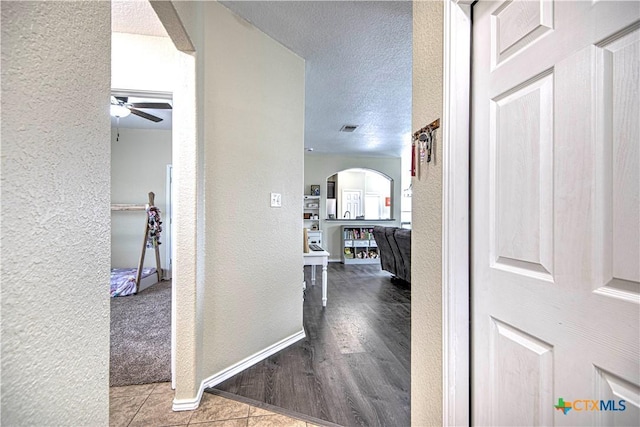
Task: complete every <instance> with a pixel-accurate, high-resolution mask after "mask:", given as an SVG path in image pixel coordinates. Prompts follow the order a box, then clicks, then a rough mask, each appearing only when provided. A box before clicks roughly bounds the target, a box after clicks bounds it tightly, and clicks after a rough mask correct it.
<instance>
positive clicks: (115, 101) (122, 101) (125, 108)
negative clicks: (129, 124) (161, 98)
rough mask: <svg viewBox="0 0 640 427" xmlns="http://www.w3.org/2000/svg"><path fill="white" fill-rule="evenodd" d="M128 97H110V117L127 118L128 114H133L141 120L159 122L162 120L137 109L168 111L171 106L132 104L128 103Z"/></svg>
mask: <svg viewBox="0 0 640 427" xmlns="http://www.w3.org/2000/svg"><path fill="white" fill-rule="evenodd" d="M128 101H129V97H127V96H111V115H112V116H113V117H117V118H120V117H127V116H128V115H129V114H134V115H136V116H138V117H142V118H143V119H147V120H151V121H152V122H156V123H157V122H161V121H162V119H161V118H160V117H158V116H154V115H153V114H149V113H145V112H144V111H140V110H139V108H151V109H154V110H170V109H172V107H171V104H169V103H166V102H134V103H129V102H128Z"/></svg>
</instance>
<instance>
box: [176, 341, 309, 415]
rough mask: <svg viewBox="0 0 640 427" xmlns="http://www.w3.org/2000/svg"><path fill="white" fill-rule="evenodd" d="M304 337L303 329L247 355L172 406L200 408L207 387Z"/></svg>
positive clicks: (180, 409) (178, 408)
mask: <svg viewBox="0 0 640 427" xmlns="http://www.w3.org/2000/svg"><path fill="white" fill-rule="evenodd" d="M304 337H306V335H305V333H304V329H303V330H301V331H300V332H296V333H295V334H293V335H291V336H289V337H287V338H285V339H283V340H281V341H278V342H277V343H275V344H273V345H270V346H269V347H267V348H265V349H264V350H261V351H259V352H257V353H255V354H253V355H251V356H249V357H247V358H246V359H244V360H241V361H240V362H238V363H236V364H234V365H231V366H229V367H228V368H226V369H223V370H222V371H220V372H218V373H216V374H213V375H212V376H210V377H208V378H206V379H204V380H202V382H201V383H200V389H199V390H198V395H197V396H196V397H195V398H194V399H179V400H178V399H174V400H173V407H172V408H173V410H174V411H192V410H194V409H198V406H200V400H201V399H202V393H203V392H204V389H205V388H209V387H213V386H215V385H217V384H220V383H221V382H223V381H225V380H228V379H229V378H231V377H232V376H234V375H236V374H239V373H240V372H242V371H244V370H245V369H247V368H250V367H251V366H253V365H255V364H256V363H258V362H261V361H263V360H264V359H266V358H267V357H269V356H271V355H273V354H276V353H277V352H279V351H280V350H284V349H285V348H287V347H289V346H290V345H291V344H294V343H296V342H298V341H300V340H301V339H303V338H304Z"/></svg>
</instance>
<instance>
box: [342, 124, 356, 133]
mask: <svg viewBox="0 0 640 427" xmlns="http://www.w3.org/2000/svg"><path fill="white" fill-rule="evenodd" d="M357 128H358V125H344V126H342V127H341V128H340V132H353V131H354V130H356V129H357Z"/></svg>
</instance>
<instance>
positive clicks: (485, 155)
mask: <svg viewBox="0 0 640 427" xmlns="http://www.w3.org/2000/svg"><path fill="white" fill-rule="evenodd" d="M473 14H474V18H473V19H474V22H473V71H472V88H473V89H472V91H473V92H472V153H471V157H472V183H471V194H472V224H471V225H472V243H471V246H472V256H471V258H472V271H471V276H472V288H471V292H472V351H471V354H472V402H473V415H472V417H473V418H472V421H473V423H474V424H476V425H553V424H555V425H624V423H627V425H629V423H630V424H631V425H640V418H639V417H640V409H639V405H640V386H639V384H640V365H639V364H640V362H639V360H640V149H639V145H640V126H639V124H638V122H639V119H638V117H640V107H639V105H640V104H639V99H640V83H639V82H640V72H639V68H640V2H621V3H616V2H609V1H594V2H586V1H583V2H568V1H561V2H551V1H528V2H522V1H504V2H502V1H501V2H484V1H480V2H479V3H478V4H476V5H475V6H474V12H473ZM559 398H563V400H564V402H574V401H575V402H576V405H577V406H575V407H572V409H571V410H568V411H566V412H567V413H566V414H565V411H563V410H558V409H557V408H555V406H556V405H558V399H559ZM600 399H601V400H603V401H605V403H606V402H608V401H609V400H611V401H613V400H615V402H618V401H619V400H625V401H626V409H625V410H624V411H613V410H611V407H610V406H608V407H605V409H607V410H602V411H600V410H599V411H591V410H586V409H584V408H582V407H581V406H580V403H579V402H578V400H600ZM606 404H607V405H609V403H606ZM618 409H619V407H618Z"/></svg>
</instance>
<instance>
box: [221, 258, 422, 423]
mask: <svg viewBox="0 0 640 427" xmlns="http://www.w3.org/2000/svg"><path fill="white" fill-rule="evenodd" d="M305 278H306V279H307V292H306V299H305V302H304V327H305V332H306V335H307V337H306V338H305V339H304V340H302V341H300V342H298V343H296V344H294V345H293V346H291V347H289V348H287V349H285V350H283V351H281V352H280V353H278V354H276V355H274V356H271V357H269V358H268V359H266V360H264V361H262V362H260V363H258V364H257V365H255V366H253V367H251V368H249V369H248V370H246V371H244V372H242V373H240V374H238V375H236V376H235V377H233V378H230V379H229V380H227V381H225V382H223V383H221V384H219V385H218V386H216V387H215V389H217V390H222V391H225V392H228V393H232V394H235V395H239V396H243V397H245V398H249V399H252V400H255V401H259V402H264V403H267V404H270V405H274V406H277V407H280V408H283V409H285V410H288V411H291V413H292V414H294V413H301V414H306V415H309V416H311V417H314V418H318V419H321V420H326V421H329V422H332V423H336V424H339V425H343V426H356V425H366V426H392V425H393V426H408V425H409V424H410V413H411V411H410V355H411V336H410V335H411V291H410V288H409V287H408V285H406V284H395V283H392V282H391V280H390V275H389V273H387V272H384V271H381V270H380V266H378V265H347V266H345V265H343V264H338V263H331V264H329V271H328V279H329V283H328V294H329V301H328V303H327V307H326V308H325V309H324V310H323V309H322V304H321V286H320V283H319V281H318V283H317V284H316V286H315V287H311V286H310V283H311V282H310V269H309V267H307V268H306V269H305Z"/></svg>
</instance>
